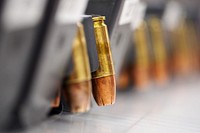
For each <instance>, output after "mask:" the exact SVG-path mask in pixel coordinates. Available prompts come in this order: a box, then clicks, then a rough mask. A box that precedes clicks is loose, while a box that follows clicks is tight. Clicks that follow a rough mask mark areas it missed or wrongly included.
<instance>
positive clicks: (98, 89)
mask: <svg viewBox="0 0 200 133" xmlns="http://www.w3.org/2000/svg"><path fill="white" fill-rule="evenodd" d="M92 87H93V89H92V92H93V96H94V99H95V101H96V103H97V104H98V105H99V106H106V105H112V104H114V103H115V98H116V82H115V77H114V75H111V76H106V77H101V78H94V79H92Z"/></svg>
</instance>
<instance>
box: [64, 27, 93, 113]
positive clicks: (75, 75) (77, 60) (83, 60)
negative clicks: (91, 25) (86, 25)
mask: <svg viewBox="0 0 200 133" xmlns="http://www.w3.org/2000/svg"><path fill="white" fill-rule="evenodd" d="M72 47H73V48H72V58H73V71H72V73H71V75H70V76H69V77H67V78H66V80H65V81H64V82H65V83H64V88H63V97H64V101H65V102H66V104H67V105H68V106H69V111H70V112H72V113H81V112H86V111H88V110H89V109H90V104H91V101H90V100H91V72H90V66H89V58H88V53H87V48H86V41H85V35H84V31H83V26H82V24H80V23H79V24H78V32H77V35H76V38H75V39H74V41H73V45H72Z"/></svg>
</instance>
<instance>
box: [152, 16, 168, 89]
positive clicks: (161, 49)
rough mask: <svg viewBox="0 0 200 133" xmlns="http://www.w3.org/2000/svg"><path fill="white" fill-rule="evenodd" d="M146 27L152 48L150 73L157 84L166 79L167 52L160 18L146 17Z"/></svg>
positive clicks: (161, 83) (164, 81)
mask: <svg viewBox="0 0 200 133" xmlns="http://www.w3.org/2000/svg"><path fill="white" fill-rule="evenodd" d="M148 27H149V32H150V38H151V43H152V48H153V60H152V62H151V63H152V72H153V73H152V74H153V76H154V78H155V80H156V82H157V83H158V84H159V85H163V84H165V83H166V80H167V77H168V76H167V54H166V48H165V44H164V37H163V33H162V26H161V22H160V19H159V18H157V17H156V16H152V17H150V18H149V19H148Z"/></svg>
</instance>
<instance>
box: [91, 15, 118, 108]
mask: <svg viewBox="0 0 200 133" xmlns="http://www.w3.org/2000/svg"><path fill="white" fill-rule="evenodd" d="M92 19H93V22H94V33H95V39H96V47H97V53H98V60H99V68H98V69H97V71H95V72H92V87H93V95H94V99H95V100H96V102H97V104H98V105H99V106H105V105H111V104H113V103H114V102H115V97H116V81H115V76H114V75H115V73H114V66H113V60H112V54H111V49H110V42H109V37H108V30H107V26H106V24H105V23H104V20H105V17H104V16H96V17H93V18H92Z"/></svg>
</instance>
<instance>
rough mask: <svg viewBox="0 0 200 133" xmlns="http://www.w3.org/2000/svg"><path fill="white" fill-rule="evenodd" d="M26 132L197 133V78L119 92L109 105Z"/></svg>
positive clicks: (55, 118)
mask: <svg viewBox="0 0 200 133" xmlns="http://www.w3.org/2000/svg"><path fill="white" fill-rule="evenodd" d="M26 132H28V133H37V132H38V133H40V132H42V133H125V132H128V133H129V132H130V133H200V77H197V76H194V77H188V78H187V79H179V80H172V81H169V82H168V84H167V85H165V86H162V87H161V86H156V85H154V84H152V85H150V87H149V88H148V89H147V90H144V91H135V90H134V89H129V90H127V91H123V92H118V93H117V100H116V103H115V104H114V105H112V106H107V107H98V106H97V105H96V104H95V103H94V102H93V107H92V109H91V110H90V111H89V112H87V113H84V114H66V113H62V114H60V115H56V116H53V117H51V118H49V119H48V120H46V121H45V122H43V123H40V124H38V125H36V126H35V127H32V128H31V129H28V130H27V131H26Z"/></svg>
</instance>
